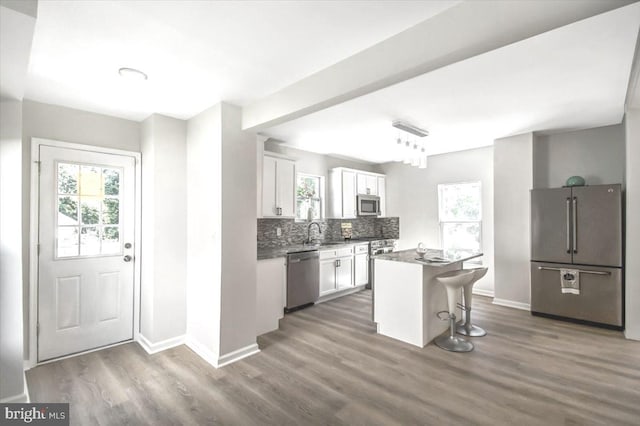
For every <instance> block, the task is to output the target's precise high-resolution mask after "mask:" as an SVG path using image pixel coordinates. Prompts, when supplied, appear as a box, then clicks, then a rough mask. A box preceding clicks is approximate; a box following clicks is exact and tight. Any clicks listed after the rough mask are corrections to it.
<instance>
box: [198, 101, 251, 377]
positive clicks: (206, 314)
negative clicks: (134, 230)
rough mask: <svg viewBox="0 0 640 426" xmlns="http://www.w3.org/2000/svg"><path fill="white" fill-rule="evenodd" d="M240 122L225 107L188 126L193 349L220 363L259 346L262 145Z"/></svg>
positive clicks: (213, 109) (200, 116) (211, 110)
mask: <svg viewBox="0 0 640 426" xmlns="http://www.w3.org/2000/svg"><path fill="white" fill-rule="evenodd" d="M240 120H241V114H240V109H239V108H237V107H235V106H232V105H229V104H225V103H222V104H217V105H215V106H213V107H211V108H209V109H207V110H206V111H203V112H202V113H200V114H198V115H197V116H195V117H193V118H191V119H190V120H189V121H188V122H187V305H188V309H187V344H188V345H189V346H190V347H191V348H192V349H193V350H194V351H195V352H196V353H197V354H198V355H200V356H201V357H202V358H204V359H205V360H207V361H209V362H210V363H212V364H213V365H215V366H217V365H218V364H219V363H221V362H224V361H225V359H226V358H225V356H233V355H234V352H235V351H240V352H242V353H243V354H244V353H245V351H247V353H253V352H255V351H257V349H258V347H257V344H256V326H255V319H256V317H255V315H256V268H257V259H256V246H257V242H256V232H257V230H256V226H257V225H256V219H255V212H256V204H255V202H256V199H257V195H256V163H255V159H256V148H257V146H256V135H255V134H254V133H249V132H243V131H242V130H241V122H240ZM236 354H237V352H236ZM227 358H228V357H227Z"/></svg>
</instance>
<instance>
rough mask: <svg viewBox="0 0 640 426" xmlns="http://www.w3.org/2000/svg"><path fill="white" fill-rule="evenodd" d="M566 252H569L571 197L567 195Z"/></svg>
mask: <svg viewBox="0 0 640 426" xmlns="http://www.w3.org/2000/svg"><path fill="white" fill-rule="evenodd" d="M567 253H571V198H569V197H567Z"/></svg>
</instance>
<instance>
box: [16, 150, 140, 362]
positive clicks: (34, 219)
mask: <svg viewBox="0 0 640 426" xmlns="http://www.w3.org/2000/svg"><path fill="white" fill-rule="evenodd" d="M41 145H47V146H53V147H57V148H69V149H76V150H81V151H91V152H99V153H102V154H116V155H126V156H129V157H133V158H135V166H136V167H135V178H136V184H135V220H134V227H135V232H134V245H133V247H134V259H135V260H136V261H135V262H134V272H133V341H138V340H139V338H140V260H141V256H140V253H141V244H140V243H141V231H140V229H141V226H142V218H141V214H140V212H141V211H142V196H141V194H142V171H141V164H142V162H141V159H142V155H141V154H140V153H139V152H134V151H125V150H122V149H112V148H103V147H99V146H93V145H84V144H77V143H71V142H62V141H56V140H52V139H42V138H31V205H30V225H29V233H30V235H29V358H28V359H27V360H25V370H28V369H30V368H33V367H35V366H36V365H38V364H46V363H47V362H51V361H56V360H58V359H61V358H65V357H60V358H56V359H53V360H49V361H45V362H43V363H39V362H38V350H37V349H38V334H37V324H38V273H39V271H38V239H39V238H38V236H39V233H40V230H39V226H40V220H39V219H40V217H39V216H40V215H39V211H40V175H39V160H38V159H39V153H40V146H41ZM122 343H124V342H122ZM118 344H120V343H118ZM99 349H104V348H99ZM93 350H95V349H93ZM93 350H88V351H85V352H81V353H78V354H73V355H70V356H76V355H80V354H82V353H86V352H92V351H93Z"/></svg>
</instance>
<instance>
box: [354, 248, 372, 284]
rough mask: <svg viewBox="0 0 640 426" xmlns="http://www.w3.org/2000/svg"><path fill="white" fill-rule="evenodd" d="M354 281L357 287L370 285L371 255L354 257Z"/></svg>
mask: <svg viewBox="0 0 640 426" xmlns="http://www.w3.org/2000/svg"><path fill="white" fill-rule="evenodd" d="M354 259H355V261H354V263H355V265H354V269H355V271H354V281H355V285H366V284H369V255H368V254H366V253H364V254H356V255H355V256H354Z"/></svg>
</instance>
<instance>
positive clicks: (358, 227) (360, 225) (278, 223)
mask: <svg viewBox="0 0 640 426" xmlns="http://www.w3.org/2000/svg"><path fill="white" fill-rule="evenodd" d="M345 222H349V223H351V226H352V232H353V238H363V237H380V238H396V239H397V238H399V237H400V219H399V218H397V217H361V218H356V219H325V220H323V221H321V222H318V223H319V224H320V229H322V234H318V228H317V227H316V226H314V227H313V228H311V237H312V238H313V239H316V240H319V241H338V240H341V239H342V231H341V225H342V223H345ZM308 226H309V222H296V221H295V220H294V219H258V248H259V249H260V248H274V247H284V246H288V245H290V244H299V243H302V241H304V240H305V239H306V238H307V227H308ZM277 228H280V230H281V235H280V236H278V235H277Z"/></svg>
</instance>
